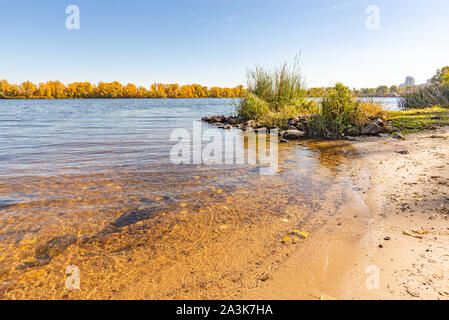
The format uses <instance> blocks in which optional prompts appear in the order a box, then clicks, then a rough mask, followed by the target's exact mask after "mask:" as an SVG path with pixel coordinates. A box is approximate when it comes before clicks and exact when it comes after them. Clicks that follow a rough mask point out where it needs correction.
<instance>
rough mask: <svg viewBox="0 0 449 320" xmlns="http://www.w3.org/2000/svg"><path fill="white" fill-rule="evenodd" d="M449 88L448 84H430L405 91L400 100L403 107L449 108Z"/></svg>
mask: <svg viewBox="0 0 449 320" xmlns="http://www.w3.org/2000/svg"><path fill="white" fill-rule="evenodd" d="M448 99H449V89H448V88H447V87H446V86H437V85H434V86H430V87H426V88H423V89H417V90H413V91H411V92H407V93H405V94H404V95H403V96H402V98H401V101H400V107H402V108H403V109H426V108H431V107H433V106H441V107H444V108H449V100H448Z"/></svg>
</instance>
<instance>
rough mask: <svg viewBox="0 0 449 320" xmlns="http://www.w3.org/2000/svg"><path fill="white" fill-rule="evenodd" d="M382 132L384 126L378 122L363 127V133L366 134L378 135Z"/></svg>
mask: <svg viewBox="0 0 449 320" xmlns="http://www.w3.org/2000/svg"><path fill="white" fill-rule="evenodd" d="M381 132H382V128H381V127H379V125H377V124H376V123H374V122H373V123H370V124H368V125H367V126H366V127H365V128H363V129H362V134H363V135H364V136H377V135H378V134H379V133H381Z"/></svg>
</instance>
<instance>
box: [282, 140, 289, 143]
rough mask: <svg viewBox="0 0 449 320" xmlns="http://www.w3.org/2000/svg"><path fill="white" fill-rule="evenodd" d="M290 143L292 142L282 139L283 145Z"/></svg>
mask: <svg viewBox="0 0 449 320" xmlns="http://www.w3.org/2000/svg"><path fill="white" fill-rule="evenodd" d="M288 142H290V141H288V140H285V139H281V143H288Z"/></svg>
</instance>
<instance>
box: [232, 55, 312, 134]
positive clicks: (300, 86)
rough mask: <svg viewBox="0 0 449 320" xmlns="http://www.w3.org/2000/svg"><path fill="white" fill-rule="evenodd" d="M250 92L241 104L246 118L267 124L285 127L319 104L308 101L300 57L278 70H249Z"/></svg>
mask: <svg viewBox="0 0 449 320" xmlns="http://www.w3.org/2000/svg"><path fill="white" fill-rule="evenodd" d="M247 87H248V90H247V95H246V97H244V98H243V99H242V100H241V102H240V103H239V104H238V105H237V108H236V109H237V112H238V114H239V115H240V116H241V117H243V118H244V119H245V120H256V121H258V122H259V123H260V124H262V125H264V126H278V127H283V126H285V125H287V122H288V119H290V118H292V117H295V116H297V115H301V114H309V113H310V112H313V110H314V109H315V108H316V103H315V102H313V101H308V100H306V98H305V96H306V91H305V89H304V82H303V80H302V76H301V72H300V69H299V64H298V60H297V59H296V60H295V62H294V63H293V65H289V64H287V63H285V64H283V65H282V66H281V67H279V68H276V69H274V70H266V69H264V68H263V67H255V68H253V69H250V70H248V72H247Z"/></svg>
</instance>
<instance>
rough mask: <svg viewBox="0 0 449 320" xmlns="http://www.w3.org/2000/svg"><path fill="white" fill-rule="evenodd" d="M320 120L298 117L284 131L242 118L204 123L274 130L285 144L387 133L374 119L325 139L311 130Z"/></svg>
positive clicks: (398, 136) (210, 119)
mask: <svg viewBox="0 0 449 320" xmlns="http://www.w3.org/2000/svg"><path fill="white" fill-rule="evenodd" d="M319 119H320V116H319V115H317V114H312V115H305V116H296V117H294V118H291V119H289V120H288V125H287V127H286V128H285V130H283V131H279V128H277V127H264V126H262V125H260V124H259V123H258V122H257V121H255V120H245V119H244V118H243V117H241V116H231V117H226V116H211V117H204V118H203V119H202V121H204V122H207V123H210V124H213V125H216V126H217V127H218V128H222V129H232V128H238V129H241V130H243V131H255V132H270V131H272V130H277V131H279V136H280V137H281V138H282V140H281V141H284V142H285V141H288V140H299V139H303V138H326V139H336V138H340V139H341V138H344V139H347V140H352V139H354V138H355V137H358V136H377V135H379V134H382V132H385V131H387V128H386V127H385V124H384V122H383V120H382V119H374V120H373V121H372V122H371V123H369V124H367V125H366V126H364V127H363V128H357V127H351V128H348V129H346V130H345V131H344V133H343V136H341V137H337V136H335V135H333V134H332V133H327V134H325V136H324V137H323V134H322V133H321V134H320V133H319V132H316V131H314V129H311V128H315V127H316V125H314V124H316V123H318V122H319ZM394 137H395V138H396V139H403V137H402V135H401V134H396V135H395V136H394Z"/></svg>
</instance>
